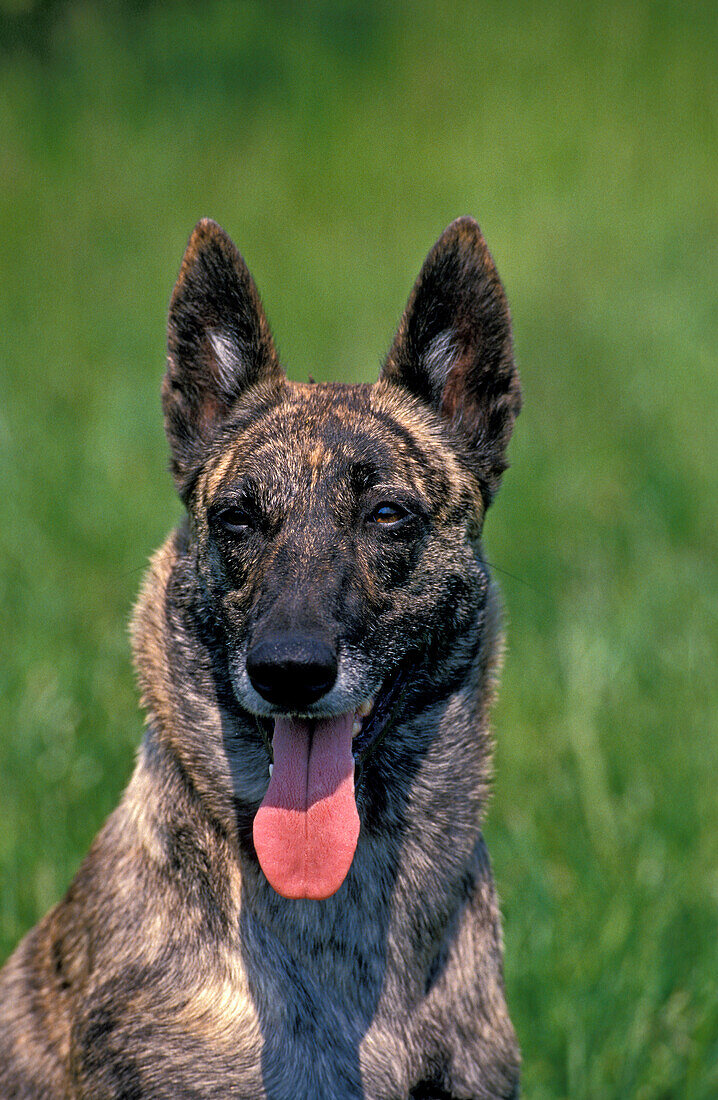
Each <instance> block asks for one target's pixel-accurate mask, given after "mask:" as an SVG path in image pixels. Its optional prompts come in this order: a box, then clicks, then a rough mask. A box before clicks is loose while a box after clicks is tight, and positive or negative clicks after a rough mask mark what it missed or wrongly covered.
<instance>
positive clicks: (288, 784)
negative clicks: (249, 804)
mask: <svg viewBox="0 0 718 1100" xmlns="http://www.w3.org/2000/svg"><path fill="white" fill-rule="evenodd" d="M407 680H408V677H407V675H406V673H405V672H403V673H401V674H400V675H399V676H397V677H394V678H392V680H391V682H390V683H389V684H386V685H385V686H384V687H383V688H382V689H381V690H380V692H379V693H378V694H377V695H376V696H374V697H371V698H368V699H366V700H364V701H363V702H362V703H361V704H360V705H359V706H358V707H357V708H356V710H353V711H348V712H346V713H344V714H339V715H336V716H332V717H321V718H308V717H304V716H299V715H281V716H278V717H276V718H275V719H274V720H273V722H272V720H271V719H269V720H268V719H266V718H264V719H260V720H259V721H260V729H261V730H262V736H263V738H264V740H265V744H266V745H267V748H268V750H269V752H270V759H271V763H270V765H269V776H270V779H269V787H268V788H267V793H266V794H265V796H264V799H263V800H262V804H261V806H260V807H259V810H258V811H257V813H256V815H255V818H254V827H253V835H254V847H255V850H256V852H257V858H258V859H259V863H260V866H261V868H262V870H263V871H264V874H265V876H266V878H267V880H268V882H269V883H270V885H271V886H272V887H273V889H274V890H275V891H276V892H277V893H278V894H281V895H282V896H283V897H287V898H313V899H324V898H328V897H330V896H331V895H332V894H334V893H336V891H337V890H338V889H339V887H340V886H341V884H342V883H343V882H344V879H345V878H346V876H347V874H348V872H349V868H350V867H351V864H352V860H353V859H354V853H355V851H356V846H357V841H358V838H359V814H358V811H357V805H356V790H355V780H357V779H358V775H359V773H360V771H361V768H362V766H363V764H364V761H365V760H366V759H367V757H368V756H369V755H370V753H371V752H372V750H373V749H374V748H375V747H376V746H377V744H378V743H379V742H380V740H381V739H382V738H383V737H384V736H385V734H386V732H387V730H388V728H389V726H390V725H391V724H392V722H393V721H394V719H395V718H396V716H397V714H398V711H399V709H400V706H401V702H402V700H403V698H404V694H405V690H406V685H407ZM270 734H271V742H270Z"/></svg>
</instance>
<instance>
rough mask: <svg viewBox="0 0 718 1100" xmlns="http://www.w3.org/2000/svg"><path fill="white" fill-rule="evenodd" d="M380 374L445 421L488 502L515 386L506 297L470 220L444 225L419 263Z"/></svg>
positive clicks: (516, 403)
mask: <svg viewBox="0 0 718 1100" xmlns="http://www.w3.org/2000/svg"><path fill="white" fill-rule="evenodd" d="M382 378H384V379H386V380H387V381H389V382H393V383H395V384H396V385H400V386H403V387H404V388H405V389H407V390H409V391H410V392H411V393H413V394H414V395H415V396H417V397H419V398H421V399H422V400H423V401H425V402H427V403H428V404H429V405H431V406H432V407H433V408H434V409H435V410H436V411H437V412H438V413H439V414H440V416H441V417H442V418H443V419H444V420H445V421H446V422H447V423H448V425H449V426H450V428H451V430H452V434H454V436H455V438H457V439H458V440H459V441H460V442H461V443H462V444H463V449H464V451H465V453H466V455H467V456H468V458H469V461H470V462H471V465H472V468H473V469H474V471H475V473H476V475H477V477H478V479H479V483H480V485H481V492H482V496H483V497H484V502H485V504H486V505H488V503H489V502H490V501H491V498H492V496H493V494H494V493H495V492H496V490H497V489H498V487H499V483H500V481H501V474H502V473H503V471H504V470H505V469H506V466H507V461H506V447H507V445H508V442H509V438H510V436H511V429H512V427H513V423H514V420H515V418H516V416H517V415H518V412H519V409H520V408H521V387H520V383H519V376H518V371H517V370H516V366H515V364H514V357H513V343H512V338H511V318H510V316H509V307H508V304H507V301H506V295H505V293H504V288H503V286H502V285H501V280H500V279H499V276H498V273H497V271H496V267H495V266H494V261H493V259H492V258H491V254H490V252H489V250H488V248H487V247H486V242H485V241H484V238H483V236H482V234H481V230H480V229H479V227H478V225H477V224H476V222H475V221H474V219H473V218H458V219H457V220H456V221H455V222H452V223H451V225H450V226H449V227H448V229H446V230H445V231H444V233H443V234H442V236H441V237H440V238H439V240H438V241H437V242H436V244H435V245H434V247H433V248H432V250H431V252H430V253H429V255H428V256H427V258H426V260H425V261H424V266H423V267H422V269H421V272H420V274H419V278H418V279H417V281H416V283H415V285H414V289H413V290H412V293H411V296H410V298H409V302H408V304H407V307H406V310H405V311H404V316H403V317H402V319H401V324H400V325H399V330H398V332H397V334H396V337H395V339H394V343H393V345H392V348H391V350H390V352H389V355H388V356H387V360H386V363H385V365H384V369H383V371H382Z"/></svg>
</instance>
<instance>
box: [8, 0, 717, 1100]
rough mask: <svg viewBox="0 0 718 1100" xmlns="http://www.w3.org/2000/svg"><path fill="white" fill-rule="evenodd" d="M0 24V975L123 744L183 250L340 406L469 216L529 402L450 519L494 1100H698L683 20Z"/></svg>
mask: <svg viewBox="0 0 718 1100" xmlns="http://www.w3.org/2000/svg"><path fill="white" fill-rule="evenodd" d="M2 13H4V14H5V22H4V24H3V25H4V32H3V33H4V42H3V44H2V45H0V118H2V120H3V121H2V130H1V131H0V132H1V135H2V136H1V137H0V141H1V142H2V152H1V155H0V474H1V476H2V482H3V490H4V491H3V493H2V496H1V497H0V562H1V563H2V570H1V573H0V585H1V591H2V600H1V604H0V639H1V640H0V692H1V694H2V738H1V742H0V813H1V817H0V955H3V956H4V955H5V954H6V953H8V952H9V951H10V950H11V948H12V946H13V945H14V943H15V942H16V941H17V939H18V938H19V937H20V936H21V934H22V933H23V932H24V931H25V930H26V929H27V928H28V927H29V926H30V925H31V924H32V923H33V922H34V921H35V920H36V919H37V918H38V917H39V916H40V915H41V914H42V913H43V912H44V911H45V910H46V908H47V907H48V906H49V905H50V904H52V902H53V901H55V900H56V899H57V898H58V897H59V896H60V894H61V892H62V891H63V890H64V888H65V886H66V885H67V883H68V882H69V880H70V878H71V876H72V874H73V872H74V870H75V868H76V867H77V864H78V862H79V860H80V859H81V857H82V855H83V853H84V851H85V850H86V848H87V846H88V844H89V843H90V840H91V838H92V836H93V835H94V833H95V831H96V830H97V828H98V826H99V825H100V823H101V822H102V820H103V818H104V816H105V815H106V814H107V813H108V812H109V810H110V809H111V808H112V806H113V805H114V804H115V803H116V800H117V798H118V795H119V792H120V790H121V789H122V787H123V785H124V783H125V782H126V779H127V776H128V774H129V771H130V769H131V766H132V758H133V752H134V749H135V746H136V744H137V743H138V741H139V739H140V736H141V729H142V719H141V715H140V713H139V711H138V709H137V703H136V691H135V686H134V683H133V676H132V672H131V667H130V661H129V653H128V644H127V640H126V631H125V623H126V620H127V617H128V614H129V609H130V607H131V604H132V601H133V598H134V595H135V593H136V591H137V588H138V585H139V581H140V577H141V574H142V569H143V566H144V563H145V561H146V559H147V556H148V554H149V553H150V551H151V550H152V549H153V547H155V546H156V545H157V544H158V543H159V542H160V541H161V539H162V538H163V536H164V534H165V532H166V530H167V529H168V528H169V527H170V526H171V525H172V524H173V523H174V521H175V519H176V518H177V516H178V515H179V505H178V503H177V502H176V501H175V500H174V498H173V495H172V491H171V486H170V480H169V477H168V475H167V473H166V448H165V442H164V437H163V433H162V425H161V419H160V411H159V399H158V388H159V382H160V377H161V373H162V369H163V355H164V321H165V311H166V305H167V300H168V297H169V292H170V289H171V286H172V283H173V280H174V277H175V274H176V271H177V268H178V265H179V260H180V257H181V254H182V249H183V247H184V244H185V241H186V238H187V236H188V234H189V231H190V229H191V228H192V225H193V224H194V222H195V221H196V220H197V218H198V217H200V216H202V215H204V214H210V215H212V216H213V217H215V218H217V219H218V220H219V221H221V222H222V223H223V224H224V225H225V226H226V228H227V229H228V230H229V231H230V233H231V234H232V235H233V236H234V238H235V240H236V241H237V243H238V245H239V246H240V248H241V249H242V251H243V252H244V254H245V257H246V258H247V260H248V262H249V265H250V267H251V269H252V271H253V272H254V274H255V276H256V278H257V281H258V283H259V286H260V290H261V291H262V293H263V297H264V299H265V304H266V306H267V309H268V313H269V316H270V318H271V321H272V324H273V327H274V330H275V333H276V335H277V339H278V343H279V346H280V349H281V351H282V353H283V355H284V358H285V360H286V362H287V363H288V366H289V370H290V373H291V374H292V375H293V376H294V377H297V378H306V376H307V375H308V374H309V373H311V374H312V375H314V377H316V378H320V379H321V378H341V379H345V380H352V379H371V378H372V377H374V376H375V374H376V371H377V369H378V365H379V363H380V360H381V356H382V354H383V352H384V351H385V349H386V348H387V346H388V343H389V340H390V338H391V335H392V333H393V329H394V326H395V324H396V321H397V319H398V316H399V314H400V311H401V309H402V307H403V304H404V301H405V298H406V295H407V293H408V291H409V288H410V285H411V283H412V281H413V278H414V276H415V274H416V272H417V271H418V268H419V265H420V263H421V261H422V259H423V256H424V255H425V253H426V251H427V250H428V248H429V246H430V244H431V243H432V242H433V240H434V239H435V238H436V236H438V234H439V232H440V231H441V229H442V228H443V227H444V225H445V224H446V223H448V222H449V221H450V220H451V219H452V218H453V217H455V216H456V215H458V214H461V213H473V214H475V215H476V216H477V217H478V219H479V220H480V222H481V224H482V227H483V229H484V231H485V234H486V236H487V239H488V241H489V244H490V247H491V248H492V251H493V253H494V255H495V257H496V260H497V263H498V266H499V269H500V271H501V273H502V275H503V277H504V281H505V283H506V286H507V289H508V292H509V296H510V299H511V302H512V306H513V313H514V320H515V330H516V344H517V352H518V357H519V361H520V366H521V369H522V377H523V381H524V388H525V398H526V400H525V408H524V412H523V413H522V416H521V418H520V420H519V422H518V425H517V431H516V438H515V441H514V443H513V445H512V461H513V467H512V469H511V471H510V472H509V474H508V475H507V477H506V480H505V486H504V489H503V491H502V493H501V495H500V497H499V499H498V502H497V504H496V506H495V508H494V509H493V512H492V513H491V514H490V516H489V519H488V521H487V547H488V553H489V557H490V559H491V560H492V561H493V562H494V563H495V564H496V566H497V567H498V568H499V569H501V570H503V571H504V572H502V573H498V576H499V577H500V578H501V580H502V585H503V588H504V593H505V599H506V604H507V617H508V649H507V661H506V669H505V674H504V683H503V689H502V695H501V701H500V703H499V706H498V707H497V712H496V730H497V741H498V747H497V779H496V784H495V794H494V798H493V802H492V804H491V808H490V814H489V819H488V824H487V834H488V839H489V845H490V848H491V852H492V856H493V860H494V866H495V871H496V877H497V880H498V883H499V888H500V892H501V895H502V899H503V908H504V914H505V934H506V977H507V985H508V995H509V1002H510V1007H511V1011H512V1015H513V1018H514V1021H515V1024H516V1026H517V1029H518V1032H519V1035H520V1039H521V1043H522V1047H523V1051H524V1059H525V1072H524V1089H525V1095H526V1096H527V1097H531V1098H533V1100H544V1098H549V1097H567V1098H568V1097H570V1098H571V1100H580V1098H586V1100H595V1098H597V1097H636V1098H640V1100H667V1098H672V1097H685V1098H687V1100H693V1098H697V1100H701V1098H705V1100H709V1098H713V1097H715V1096H716V1095H718V994H717V991H716V989H717V978H718V796H717V795H716V791H718V737H717V736H716V734H717V732H718V731H717V728H716V727H717V725H718V723H717V721H716V715H717V714H718V678H717V677H716V673H715V662H716V643H717V642H718V564H717V563H718V545H717V544H718V537H717V530H718V526H717V525H716V518H715V511H716V499H718V474H717V472H716V471H717V469H718V462H717V461H716V436H717V433H716V422H717V421H718V373H717V372H716V347H718V309H717V307H716V258H717V257H718V247H717V246H718V171H717V170H716V165H717V164H718V158H717V157H716V153H717V151H718V149H717V146H718V78H717V75H716V74H717V73H718V68H717V67H716V65H715V58H716V57H717V56H718V20H716V18H715V11H714V6H713V5H712V4H710V3H705V4H703V5H697V4H691V3H687V4H686V3H678V2H676V3H658V2H652V3H649V2H648V0H646V2H640V3H633V4H631V5H625V4H621V3H618V2H616V3H615V4H609V3H604V4H595V3H594V4H591V3H589V4H583V5H579V4H572V3H569V2H568V0H565V2H559V3H555V4H544V5H540V4H533V5H528V4H521V3H518V2H515V3H505V4H501V5H499V4H488V3H438V2H437V3H434V4H428V3H420V4H418V5H411V6H410V5H398V4H396V5H394V4H390V3H379V2H378V0H377V2H375V3H366V2H363V3H360V2H359V0H355V2H351V3H350V2H343V3H337V2H334V3H330V2H329V0H326V2H323V0H312V2H309V3H306V4H304V5H301V7H300V6H298V5H296V6H295V5H289V4H285V3H282V2H280V0H274V2H272V3H270V2H267V3H264V4H260V3H229V2H227V3H217V2H211V0H210V2H207V3H205V4H203V5H201V6H200V5H193V4H189V3H185V4H182V3H176V4H171V5H167V6H166V7H165V6H162V5H158V4H154V3H146V4H144V5H141V6H137V5H135V7H134V13H133V14H130V13H128V12H126V11H125V10H124V8H123V7H122V6H121V5H119V4H113V3H103V4H82V3H72V4H54V5H51V4H48V3H45V4H36V5H33V4H32V2H29V3H28V2H27V0H26V2H24V3H18V2H11V0H4V2H0V15H1V14H2ZM300 13H301V14H300ZM457 766H459V764H458V762H457Z"/></svg>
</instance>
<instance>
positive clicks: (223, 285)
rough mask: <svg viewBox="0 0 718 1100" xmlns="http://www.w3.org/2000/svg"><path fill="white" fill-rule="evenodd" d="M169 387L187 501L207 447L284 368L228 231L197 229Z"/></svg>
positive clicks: (177, 302)
mask: <svg viewBox="0 0 718 1100" xmlns="http://www.w3.org/2000/svg"><path fill="white" fill-rule="evenodd" d="M167 351H168V356H167V372H166V374H165V378H164V382H163V385H162V407H163V409H164V414H165V431H166V432H167V438H168V440H169V444H170V449H171V454H172V460H171V467H172V473H173V475H174V478H175V483H176V485H177V488H178V490H179V493H180V495H181V496H182V497H183V498H185V499H186V497H187V495H188V493H189V491H190V488H191V485H192V482H193V474H195V473H196V471H197V470H198V468H199V466H200V465H201V463H202V461H203V459H204V458H205V457H206V453H207V445H208V444H209V443H211V441H212V439H213V438H214V436H215V435H216V433H217V431H218V430H219V429H221V427H222V426H223V424H224V423H225V422H226V420H227V418H228V416H229V415H230V413H231V410H232V406H233V405H234V403H235V402H236V400H237V398H238V397H239V396H240V395H241V394H242V393H243V391H244V390H246V389H248V388H249V387H250V386H253V385H255V384H257V383H258V382H263V381H271V380H278V379H279V378H281V377H282V372H281V368H280V366H279V362H278V359H277V354H276V351H275V349H274V343H273V341H272V336H271V333H270V331H269V325H268V324H267V319H266V317H265V315H264V310H263V308H262V303H261V301H260V299H259V294H258V293H257V288H256V286H255V285H254V281H253V279H252V276H251V275H250V274H249V271H248V270H247V265H246V264H245V262H244V260H243V259H242V257H241V256H240V254H239V252H238V251H237V249H236V247H235V245H234V243H233V242H232V240H231V239H230V238H229V237H228V236H227V234H226V233H225V231H224V230H223V229H222V228H221V226H219V225H217V223H216V222H213V221H211V220H210V219H209V218H203V219H202V221H200V222H198V223H197V225H196V226H195V228H194V230H193V232H192V236H191V237H190V239H189V244H188V245H187V249H186V251H185V254H184V259H183V260H182V267H181V268H180V273H179V276H178V278H177V282H176V284H175V288H174V291H173V292H172V299H171V301H170V309H169V322H168V327H167Z"/></svg>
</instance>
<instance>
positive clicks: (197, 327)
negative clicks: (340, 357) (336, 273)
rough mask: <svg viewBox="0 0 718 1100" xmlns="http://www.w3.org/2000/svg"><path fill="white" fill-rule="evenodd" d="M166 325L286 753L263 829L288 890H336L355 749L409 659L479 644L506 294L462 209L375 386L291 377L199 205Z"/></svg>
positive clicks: (348, 823)
mask: <svg viewBox="0 0 718 1100" xmlns="http://www.w3.org/2000/svg"><path fill="white" fill-rule="evenodd" d="M168 344H169V356H168V366H167V373H166V376H165V380H164V386H163V406H164V412H165V425H166V430H167V435H168V439H169V442H170V448H171V455H172V471H173V475H174V478H175V482H176V484H177V488H178V491H179V493H180V495H181V497H182V498H183V500H184V501H185V504H186V505H187V509H188V512H189V516H190V526H191V532H192V535H191V537H192V545H193V553H194V555H195V561H196V569H197V574H198V579H199V583H200V587H201V590H202V592H203V598H204V600H205V602H206V610H207V613H208V615H209V616H211V618H212V620H213V622H214V623H215V624H216V626H217V628H218V630H219V632H220V635H221V637H222V639H223V645H224V647H225V656H226V662H227V667H228V668H229V674H230V680H231V684H232V690H233V693H234V695H235V697H236V701H237V704H238V706H239V707H241V708H243V709H244V710H245V711H248V712H250V713H251V714H253V715H255V716H257V718H258V720H259V721H260V723H263V724H264V728H265V729H266V735H267V742H268V745H270V743H271V751H273V756H274V772H273V776H272V779H271V781H270V784H269V789H268V791H267V796H266V797H265V799H264V802H263V803H262V806H261V808H260V810H259V812H258V814H257V816H256V818H255V824H254V840H255V846H256V849H257V853H258V855H259V858H260V862H261V864H262V867H263V869H264V871H265V873H266V875H267V877H268V878H269V880H270V882H271V883H272V885H274V886H275V889H277V890H278V892H280V893H283V894H286V895H287V896H290V897H326V896H328V895H329V894H331V893H333V892H334V891H335V890H336V889H337V888H338V887H339V885H340V884H341V882H342V881H343V879H344V877H345V875H346V873H347V870H348V867H349V865H350V863H351V860H352V857H353V853H354V849H355V845H356V842H357V835H358V831H359V819H358V816H357V810H356V805H355V801H354V771H355V765H356V762H357V761H361V759H362V758H363V757H364V756H365V755H366V754H367V753H369V752H371V751H372V748H373V747H374V746H375V745H376V744H377V743H378V740H379V739H380V738H381V737H382V736H383V735H384V734H385V732H386V730H387V728H388V726H389V724H390V722H391V720H392V718H393V716H394V715H395V714H396V713H397V709H400V708H401V706H402V700H403V699H404V698H405V694H406V691H407V689H410V688H411V683H412V680H413V679H415V678H416V677H417V670H418V669H420V668H423V669H424V670H426V669H427V668H429V667H430V668H431V669H432V670H433V673H432V674H433V675H434V677H435V680H436V682H437V684H438V685H440V684H441V681H442V677H443V678H444V680H446V682H447V683H448V682H449V680H450V679H451V676H452V675H454V676H455V675H456V670H457V668H458V669H460V667H461V664H462V662H464V664H466V663H467V662H470V660H471V651H472V646H473V647H474V648H475V640H476V639H475V634H476V624H477V619H478V616H479V612H480V610H481V607H482V603H483V600H484V598H485V593H486V586H487V576H486V570H485V567H484V565H483V563H482V561H481V557H480V555H478V554H477V553H476V539H477V537H478V534H479V532H480V530H481V524H482V520H483V515H484V513H485V510H486V508H487V507H488V505H489V503H490V501H491V499H492V497H493V495H494V493H495V491H496V489H497V488H498V485H499V482H500V479H501V474H502V472H503V470H504V469H505V467H506V457H505V456H506V447H507V444H508V441H509V436H510V434H511V429H512V426H513V421H514V419H515V417H516V415H517V413H518V411H519V408H520V403H521V397H520V387H519V380H518V375H517V372H516V369H515V366H514V362H513V353H512V340H511V327H510V319H509V312H508V307H507V303H506V298H505V295H504V291H503V288H502V285H501V282H500V280H499V277H498V275H497V272H496V268H495V266H494V263H493V260H492V258H491V256H490V254H489V252H488V249H487V247H486V244H485V242H484V239H483V237H482V235H481V232H480V230H479V227H478V226H477V224H476V223H475V222H474V221H473V220H472V219H470V218H462V219H459V220H458V221H456V222H454V223H452V225H450V226H449V228H448V229H447V230H446V232H445V233H444V234H443V235H442V237H441V238H440V239H439V241H438V242H437V243H436V245H435V246H434V248H433V249H432V250H431V252H430V253H429V255H428V257H427V259H426V261H425V263H424V266H423V268H422V271H421V273H420V275H419V278H418V280H417V282H416V284H415V286H414V289H413V291H412V294H411V296H410V299H409V302H408V305H407V308H406V311H405V313H404V316H403V318H402V320H401V323H400V326H399V329H398V332H397V335H396V337H395V340H394V343H393V345H392V348H391V350H390V352H389V355H388V357H387V360H386V363H385V366H384V368H383V371H382V373H381V376H380V378H379V381H378V382H377V383H376V384H375V385H374V386H364V385H362V386H340V385H332V386H330V385H321V384H307V385H301V384H297V383H292V382H289V381H288V380H287V378H286V376H285V375H284V373H283V371H282V369H281V367H280V365H279V361H278V358H277V354H276V351H275V348H274V344H273V341H272V337H271V334H270V331H269V326H268V324H267V320H266V317H265V315H264V311H263V309H262V305H261V302H260V299H259V295H258V293H257V290H256V287H255V285H254V282H253V281H252V278H251V276H250V274H249V272H248V270H247V267H246V265H245V263H244V261H243V260H242V258H241V256H240V255H239V253H238V252H237V250H236V248H235V246H234V244H233V243H232V241H231V240H230V239H229V237H228V236H227V235H226V234H225V233H224V231H223V230H222V229H221V228H220V227H219V226H218V225H216V224H215V223H214V222H212V221H209V220H204V221H201V222H200V223H199V224H198V225H197V226H196V228H195V230H194V232H193V234H192V237H191V238H190V241H189V244H188V247H187V251H186V253H185V256H184V260H183V262H182V267H181V270H180V274H179V278H178V280H177V284H176V286H175V289H174V293H173V295H172V300H171V304H170V314H169V337H168ZM452 670H453V673H452Z"/></svg>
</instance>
